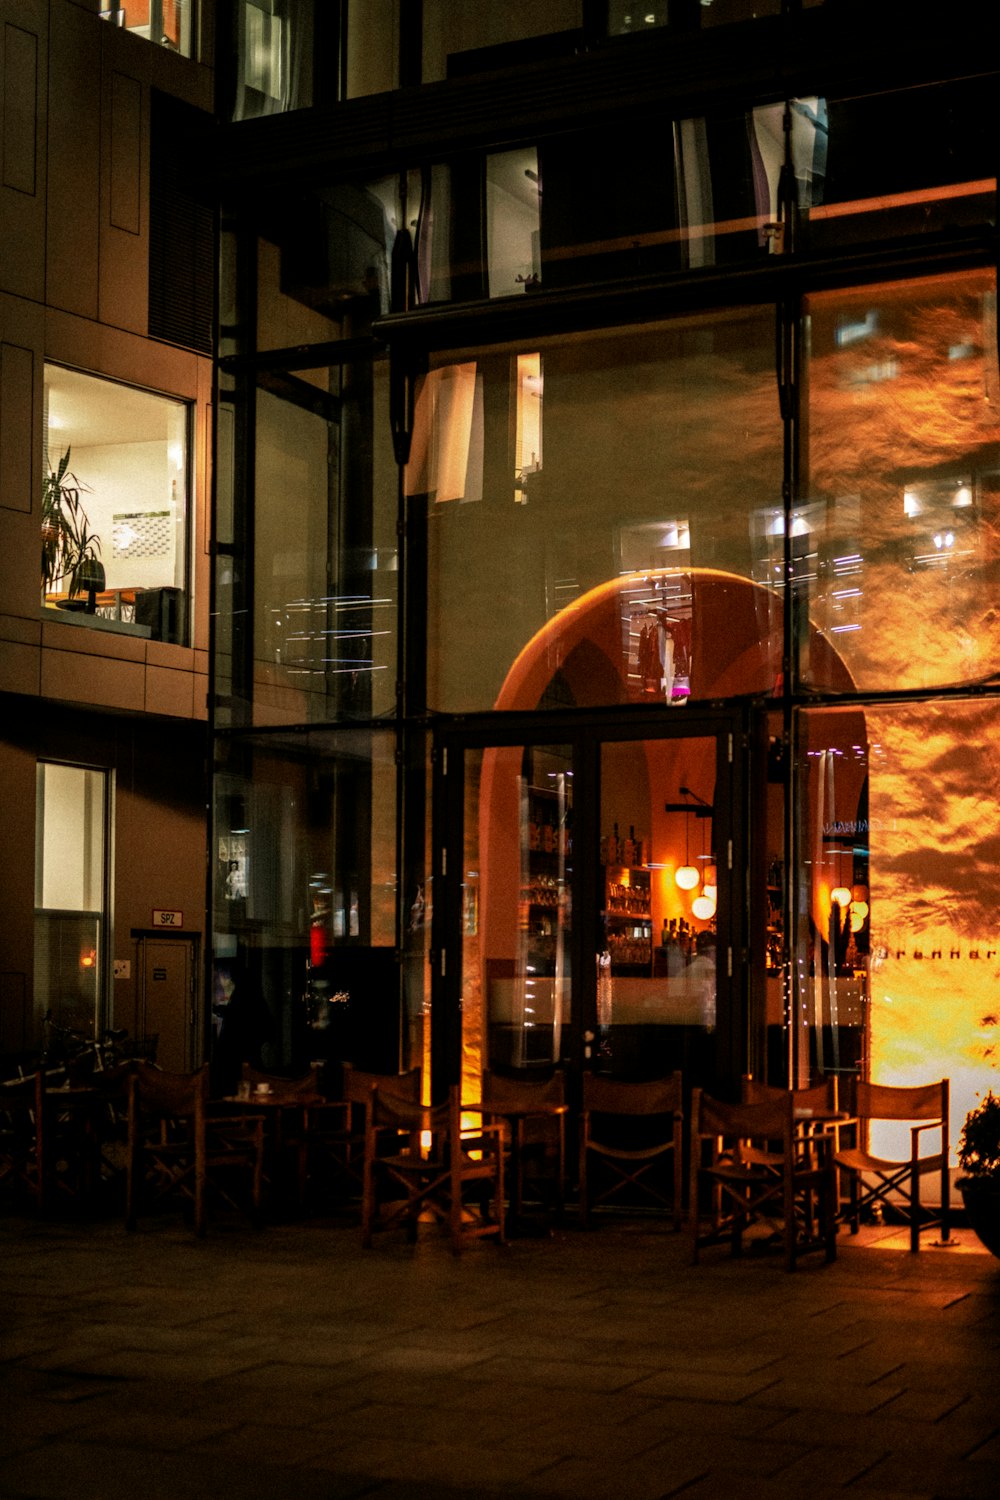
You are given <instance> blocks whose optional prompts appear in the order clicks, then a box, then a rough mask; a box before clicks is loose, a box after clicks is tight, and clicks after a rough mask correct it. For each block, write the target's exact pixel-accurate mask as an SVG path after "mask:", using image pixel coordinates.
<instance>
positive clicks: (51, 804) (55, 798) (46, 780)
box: [35, 761, 107, 1037]
mask: <svg viewBox="0 0 1000 1500" xmlns="http://www.w3.org/2000/svg"><path fill="white" fill-rule="evenodd" d="M106 786H107V777H106V774H105V773H104V772H103V771H92V770H87V769H86V768H84V767H82V766H67V765H60V764H52V763H48V762H44V761H39V763H38V770H37V779H36V800H35V827H36V834H35V1017H36V1022H37V1024H38V1031H39V1037H41V1035H42V1031H41V1028H42V1022H43V1020H44V1017H45V1015H46V1014H47V1012H49V1011H51V1012H52V1019H53V1020H54V1021H55V1022H56V1024H57V1025H59V1026H70V1027H73V1028H74V1029H78V1030H82V1031H85V1032H87V1033H90V1034H93V1033H94V1030H95V1028H96V1025H97V1020H98V1007H99V1002H100V998H101V994H102V988H103V982H104V963H105V958H104V904H105V821H106V807H105V799H106Z"/></svg>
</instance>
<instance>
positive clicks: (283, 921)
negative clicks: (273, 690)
mask: <svg viewBox="0 0 1000 1500" xmlns="http://www.w3.org/2000/svg"><path fill="white" fill-rule="evenodd" d="M224 754H225V764H224V765H223V766H222V768H221V769H220V771H219V773H218V775H217V778H216V792H215V824H214V835H213V844H214V848H213V854H214V864H215V882H214V913H213V916H214V920H213V927H214V936H213V947H214V954H215V960H216V966H217V972H218V975H219V976H221V978H222V979H224V978H225V977H226V976H227V975H228V976H231V975H232V973H233V970H234V969H235V968H237V967H238V968H239V970H240V972H241V975H242V976H243V978H244V979H245V981H246V982H247V983H249V984H251V986H252V988H253V990H254V991H255V993H256V994H257V996H258V998H259V999H262V1002H263V1004H262V1005H261V1006H259V1007H258V1020H259V1023H260V1032H259V1035H256V1036H254V1037H253V1038H251V1039H249V1041H250V1042H252V1045H253V1049H254V1053H255V1055H257V1056H258V1057H259V1058H260V1060H261V1061H262V1062H263V1063H264V1065H265V1066H270V1067H275V1068H277V1067H289V1066H296V1067H297V1066H302V1067H304V1066H305V1065H307V1064H308V1063H309V1062H310V1061H315V1060H320V1059H323V1058H331V1059H334V1060H336V1061H340V1060H342V1059H343V1058H349V1059H350V1060H351V1061H354V1062H355V1063H357V1065H358V1066H360V1067H366V1066H367V1067H376V1068H377V1067H379V1064H380V1062H381V1063H382V1064H383V1066H382V1071H387V1070H388V1071H395V1068H396V1065H397V1051H398V1043H399V1031H400V1017H399V1009H398V997H399V988H400V986H399V970H398V966H397V963H396V946H395V945H396V875H395V855H396V756H395V738H394V736H393V734H392V733H391V732H388V731H382V732H376V733H371V732H369V731H361V730H357V731H354V730H350V731H342V732H332V731H327V732H321V733H315V732H314V733H312V734H309V735H298V734H297V735H294V736H291V737H289V738H288V739H285V738H283V737H281V736H280V735H275V736H272V737H270V738H261V739H257V740H254V741H252V742H251V741H246V740H243V741H233V742H227V744H226V745H225V747H224ZM224 999H225V997H224V994H223V993H222V991H221V989H220V1003H219V1007H218V1008H219V1009H221V1005H222V1004H224ZM217 1020H219V1021H221V1016H218V1017H217ZM415 1061H416V1062H419V1061H420V1058H419V1057H417V1058H416V1059H415Z"/></svg>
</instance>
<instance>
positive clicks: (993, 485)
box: [793, 272, 1000, 688]
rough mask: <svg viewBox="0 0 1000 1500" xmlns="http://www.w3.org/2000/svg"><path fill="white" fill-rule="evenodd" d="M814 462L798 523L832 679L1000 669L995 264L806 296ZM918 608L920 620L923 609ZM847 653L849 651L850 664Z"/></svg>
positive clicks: (946, 676) (879, 680)
mask: <svg viewBox="0 0 1000 1500" xmlns="http://www.w3.org/2000/svg"><path fill="white" fill-rule="evenodd" d="M807 311H808V320H809V366H808V446H807V453H808V470H807V477H806V480H805V484H804V492H805V500H804V503H803V505H802V506H801V507H800V508H799V510H798V511H797V512H796V515H795V518H794V522H793V539H794V542H795V546H796V549H797V551H798V553H799V556H800V559H801V567H802V574H803V578H804V582H803V588H804V589H807V590H808V597H809V601H810V613H811V617H812V620H813V623H814V625H815V626H816V627H817V628H818V629H819V630H820V631H822V632H823V633H824V635H825V636H826V637H827V638H828V639H829V640H830V641H831V642H832V643H833V644H834V646H835V648H836V656H833V655H831V654H830V653H826V654H825V655H824V656H823V658H822V659H820V658H819V657H818V656H817V655H816V654H815V650H814V648H815V646H816V643H817V642H816V637H813V640H812V642H811V643H803V652H802V670H803V674H804V676H805V677H806V678H807V679H808V680H809V681H811V682H815V683H817V684H819V685H822V686H824V687H836V686H839V685H845V677H844V669H845V668H846V671H847V673H848V674H849V678H847V679H846V684H847V685H849V684H850V683H851V682H853V684H854V685H855V686H857V687H860V688H880V687H893V688H901V687H925V686H930V685H932V684H939V683H949V682H970V681H973V680H975V679H976V678H977V677H980V676H983V675H985V674H987V673H990V672H992V670H993V669H994V667H995V664H996V657H997V645H998V627H997V622H996V620H995V611H994V610H993V607H992V605H993V600H994V595H995V585H994V581H993V547H992V541H991V538H992V536H993V534H994V532H995V530H996V526H997V520H998V516H1000V409H998V397H1000V386H998V379H997V356H996V297H995V277H994V275H993V274H992V273H991V272H970V273H968V274H964V275H959V276H951V277H940V278H928V279H926V280H922V281H916V282H900V283H895V284H891V285H879V286H872V287H867V288H864V289H862V290H857V291H855V290H852V291H847V292H840V291H838V292H830V293H825V294H822V295H817V296H814V297H811V298H809V300H808V308H807ZM918 621H919V624H918V623H917V622H918ZM838 658H839V665H838Z"/></svg>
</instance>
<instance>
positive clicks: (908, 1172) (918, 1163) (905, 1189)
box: [835, 1078, 951, 1253]
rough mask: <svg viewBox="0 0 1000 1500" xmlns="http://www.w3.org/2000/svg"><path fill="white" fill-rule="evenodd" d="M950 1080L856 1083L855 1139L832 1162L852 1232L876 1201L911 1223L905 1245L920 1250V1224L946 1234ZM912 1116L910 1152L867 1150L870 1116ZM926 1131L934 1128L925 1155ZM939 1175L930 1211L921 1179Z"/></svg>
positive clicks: (895, 1118)
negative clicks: (843, 1181) (844, 1189)
mask: <svg viewBox="0 0 1000 1500" xmlns="http://www.w3.org/2000/svg"><path fill="white" fill-rule="evenodd" d="M948 1095H949V1081H948V1079H947V1078H942V1079H940V1080H939V1081H938V1082H937V1083H925V1084H918V1085H916V1086H915V1087H910V1088H905V1087H895V1086H892V1085H889V1084H880V1083H857V1084H856V1085H855V1100H854V1114H855V1116H856V1117H857V1121H858V1136H859V1139H858V1142H857V1144H856V1145H855V1146H851V1147H847V1148H845V1149H841V1150H839V1151H838V1152H837V1154H836V1157H835V1161H836V1164H837V1167H838V1168H839V1169H840V1170H841V1171H842V1172H844V1173H846V1174H847V1176H848V1179H849V1200H848V1206H847V1209H846V1210H845V1212H844V1215H843V1217H844V1218H845V1219H846V1220H847V1222H848V1223H849V1225H850V1228H851V1233H852V1234H857V1232H858V1227H859V1225H860V1223H861V1215H862V1213H864V1211H865V1210H866V1209H869V1208H872V1207H874V1206H875V1205H876V1204H881V1205H882V1206H883V1207H884V1208H887V1209H888V1210H889V1212H890V1213H899V1214H901V1215H902V1217H903V1218H904V1219H905V1220H906V1222H907V1223H908V1224H909V1226H910V1250H911V1251H913V1252H914V1253H915V1252H916V1251H918V1250H919V1249H920V1234H921V1231H922V1230H924V1229H932V1228H937V1227H938V1226H940V1229H941V1238H942V1240H947V1239H948V1238H949V1235H950V1233H951V1199H950V1191H951V1173H950V1170H949V1160H948ZM885 1120H893V1121H901V1122H905V1121H915V1122H917V1123H915V1124H911V1125H910V1151H909V1155H908V1156H905V1157H885V1156H877V1155H876V1154H875V1153H874V1152H873V1151H871V1150H870V1149H869V1141H870V1130H871V1124H872V1122H873V1121H885ZM926 1131H932V1132H937V1134H938V1140H937V1142H936V1143H935V1144H936V1149H935V1150H934V1151H933V1152H932V1153H931V1154H929V1155H927V1156H922V1155H921V1154H920V1150H921V1145H922V1140H921V1137H922V1136H923V1135H924V1133H925V1132H926ZM928 1176H930V1177H936V1178H937V1179H938V1191H939V1197H940V1208H939V1209H938V1211H937V1212H935V1211H934V1210H933V1209H932V1208H931V1207H930V1206H929V1205H927V1204H925V1203H921V1201H920V1183H921V1179H922V1178H924V1177H928Z"/></svg>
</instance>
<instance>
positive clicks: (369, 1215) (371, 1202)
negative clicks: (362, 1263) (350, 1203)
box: [361, 1152, 375, 1250]
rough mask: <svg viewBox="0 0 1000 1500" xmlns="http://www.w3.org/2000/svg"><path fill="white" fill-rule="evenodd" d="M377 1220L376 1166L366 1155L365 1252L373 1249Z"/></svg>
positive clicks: (363, 1189)
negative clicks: (375, 1222)
mask: <svg viewBox="0 0 1000 1500" xmlns="http://www.w3.org/2000/svg"><path fill="white" fill-rule="evenodd" d="M374 1218H375V1164H374V1162H373V1161H372V1160H371V1158H370V1157H369V1155H368V1153H367V1152H366V1153H365V1161H364V1166H363V1167H362V1171H361V1244H362V1246H363V1248H364V1249H365V1250H370V1249H371V1247H372V1225H373V1222H374Z"/></svg>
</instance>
